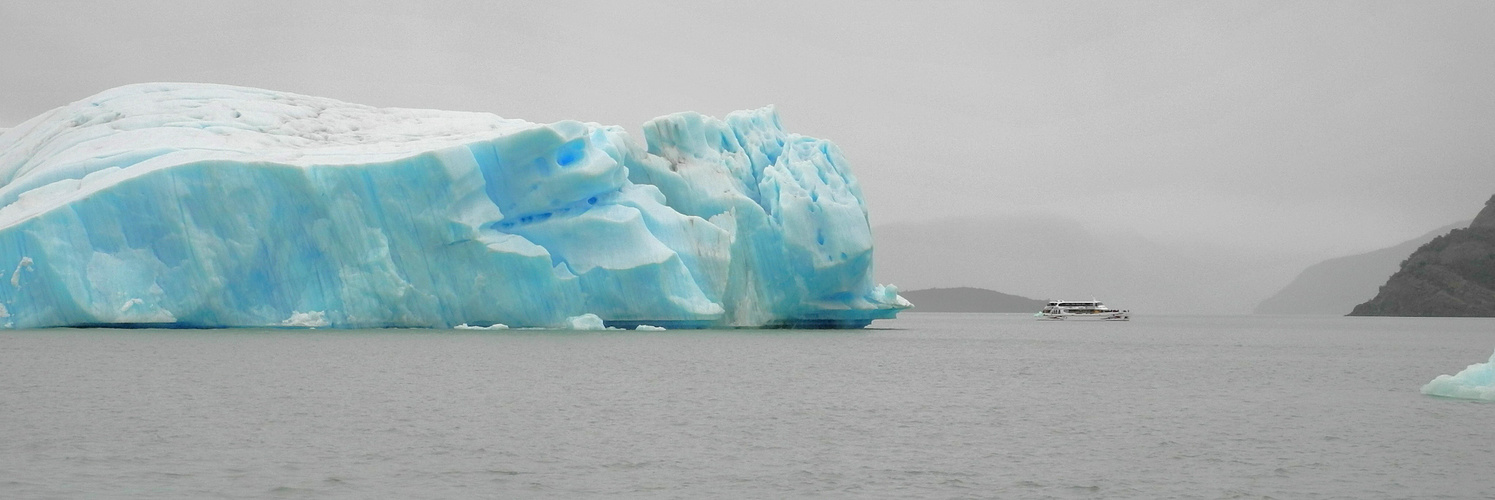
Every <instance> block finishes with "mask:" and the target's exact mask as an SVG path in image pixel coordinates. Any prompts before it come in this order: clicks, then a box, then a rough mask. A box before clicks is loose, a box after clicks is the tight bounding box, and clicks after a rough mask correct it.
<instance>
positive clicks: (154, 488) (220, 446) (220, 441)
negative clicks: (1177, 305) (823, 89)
mask: <svg viewBox="0 0 1495 500" xmlns="http://www.w3.org/2000/svg"><path fill="white" fill-rule="evenodd" d="M1492 350H1495V320H1490V319H1407V318H1340V317H1311V318H1295V317H1254V316H1241V317H1200V316H1171V317H1170V316H1147V315H1139V316H1137V317H1136V318H1135V319H1134V320H1133V321H1131V322H1127V323H1087V322H1038V321H1034V320H1033V319H1032V318H1031V317H1029V316H1027V315H998V314H940V313H905V314H904V315H903V317H902V318H901V319H897V320H891V321H878V322H877V323H875V324H874V325H873V328H869V329H866V330H849V331H847V330H843V331H783V330H781V331H753V330H740V331H684V330H681V331H665V332H632V331H628V332H616V331H614V332H553V331H551V332H541V331H509V332H473V331H421V330H354V331H335V330H334V331H328V330H315V331H291V330H217V331H211V330H210V331H201V330H199V331H171V330H49V331H20V332H15V331H7V332H3V333H0V498H20V499H27V498H142V499H147V498H149V499H156V498H532V497H558V498H574V497H590V496H603V495H607V496H624V497H650V498H713V497H750V498H782V497H803V496H824V497H832V498H835V497H858V498H877V497H884V498H910V497H922V498H967V497H970V498H985V497H998V498H1268V497H1270V498H1362V499H1363V498H1491V497H1495V481H1492V480H1491V475H1490V473H1491V471H1492V470H1495V451H1492V450H1495V404H1489V403H1480V402H1470V401H1460V400H1451V399H1441V398H1434V397H1428V396H1423V395H1422V394H1420V393H1418V389H1419V388H1420V387H1421V386H1422V385H1423V384H1424V383H1427V382H1428V381H1429V380H1431V379H1432V378H1433V377H1435V376H1437V375H1439V374H1444V373H1449V374H1452V373H1456V372H1458V371H1459V370H1462V369H1463V368H1464V367H1465V366H1467V365H1469V364H1472V363H1476V362H1483V361H1485V360H1486V359H1487V358H1489V356H1490V353H1491V351H1492Z"/></svg>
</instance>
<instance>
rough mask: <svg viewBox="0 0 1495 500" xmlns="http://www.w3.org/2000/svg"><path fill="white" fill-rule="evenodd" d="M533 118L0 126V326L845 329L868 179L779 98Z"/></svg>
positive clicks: (133, 115) (167, 112)
mask: <svg viewBox="0 0 1495 500" xmlns="http://www.w3.org/2000/svg"><path fill="white" fill-rule="evenodd" d="M644 135H645V139H646V143H647V147H645V146H640V145H639V144H638V143H637V142H635V141H633V140H631V139H630V138H629V136H628V134H627V133H626V132H625V131H624V130H623V129H622V128H619V127H612V126H602V125H598V124H595V123H581V122H575V121H562V122H557V123H552V124H548V125H543V124H535V123H529V122H525V121H521V120H511V119H504V118H500V117H498V116H494V115H491V114H485V113H464V112H451V111H435V110H415V109H394V108H373V107H368V106H362V105H357V104H350V103H345V102H340V101H336V100H332V99H326V98H319V97H310V96H304V95H296V94H290V93H284V92H274V91H268V90H260V89H251V88H243V87H231V86H222V85H205V84H163V83H153V84H138V85H129V86H125V87H119V88H115V89H111V90H108V91H105V92H103V93H100V94H98V95H95V96H92V97H89V98H87V99H84V100H82V101H78V102H75V103H73V104H71V105H68V106H64V107H61V108H58V109H55V110H52V111H50V112H48V113H46V114H43V115H41V116H38V117H36V118H33V119H31V120H29V121H27V122H25V123H23V124H21V125H19V126H17V127H15V128H13V129H11V130H9V131H6V132H4V134H3V135H0V266H4V268H5V269H6V270H10V269H11V266H12V265H13V266H14V270H13V271H11V273H10V276H9V284H8V285H0V303H3V309H0V323H3V324H4V325H5V326H6V327H10V328H38V327H51V326H139V325H149V326H169V327H241V326H277V325H291V326H296V325H300V326H329V327H336V328H368V327H433V328H446V327H453V326H456V325H460V324H468V325H487V324H498V323H501V324H505V325H510V326H516V327H523V326H537V327H554V326H560V325H565V324H566V321H567V318H571V317H576V316H579V315H584V314H595V315H597V316H598V317H600V318H602V319H603V320H604V321H605V322H607V323H608V325H609V326H620V327H628V326H636V325H639V324H649V325H655V326H667V327H784V326H788V327H800V326H803V327H860V326H865V325H866V324H868V323H869V322H870V321H871V320H873V319H879V318H891V317H893V315H894V314H896V313H897V311H899V310H901V309H903V308H906V307H908V305H909V304H908V302H907V301H905V300H903V299H902V298H901V297H899V296H898V294H897V289H896V288H894V287H892V286H882V285H878V284H876V283H875V282H874V281H873V277H872V236H871V230H870V228H869V226H868V222H867V209H866V205H865V204H864V202H863V200H862V193H861V189H860V187H859V186H858V184H857V181H856V178H855V177H853V176H852V174H851V171H850V169H849V166H848V165H847V161H846V159H845V158H844V157H843V156H842V153H841V151H840V150H839V149H838V148H837V147H836V146H835V145H834V144H831V143H830V142H829V141H825V140H820V139H815V138H811V137H804V136H801V135H797V134H792V133H788V132H786V131H785V130H784V128H783V126H782V125H781V124H780V123H779V117H778V115H777V114H776V112H775V111H774V110H773V108H764V109H759V110H753V111H739V112H735V113H732V114H729V115H727V117H726V120H718V119H715V118H711V117H706V116H702V115H700V114H697V113H678V114H674V115H669V116H664V117H660V118H656V119H654V120H652V121H650V122H648V123H646V124H645V125H644Z"/></svg>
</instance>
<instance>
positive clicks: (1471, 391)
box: [1422, 353, 1495, 401]
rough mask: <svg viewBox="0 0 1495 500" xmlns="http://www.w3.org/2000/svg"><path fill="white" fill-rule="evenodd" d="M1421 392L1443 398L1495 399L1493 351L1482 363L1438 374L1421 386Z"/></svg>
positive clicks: (1494, 361) (1494, 360) (1494, 357)
mask: <svg viewBox="0 0 1495 500" xmlns="http://www.w3.org/2000/svg"><path fill="white" fill-rule="evenodd" d="M1422 393H1423V394H1427V395H1429V396H1443V397H1445V398H1459V399H1479V400H1484V401H1495V353H1492V354H1490V360H1489V361H1487V362H1484V363H1475V364H1472V365H1469V367H1468V368H1465V369H1464V371H1461V372H1459V373H1458V374H1457V375H1439V376H1438V378H1435V379H1433V381H1432V382H1428V383H1427V385H1424V386H1422Z"/></svg>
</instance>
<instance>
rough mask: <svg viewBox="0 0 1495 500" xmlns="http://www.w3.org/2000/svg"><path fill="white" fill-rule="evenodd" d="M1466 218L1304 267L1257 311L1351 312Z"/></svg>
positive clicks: (1298, 312)
mask: <svg viewBox="0 0 1495 500" xmlns="http://www.w3.org/2000/svg"><path fill="white" fill-rule="evenodd" d="M1469 222H1470V221H1467V220H1466V221H1462V222H1457V223H1454V224H1449V225H1447V226H1444V227H1441V228H1438V229H1436V230H1433V231H1431V232H1428V233H1427V234H1424V235H1422V236H1419V237H1416V238H1413V239H1410V240H1407V241H1405V242H1403V243H1401V244H1398V245H1395V246H1391V247H1387V248H1382V249H1380V250H1375V251H1371V252H1365V253H1362V254H1356V255H1349V256H1345V257H1338V258H1334V259H1329V260H1326V261H1323V262H1320V263H1318V264H1314V265H1312V266H1309V267H1308V269H1304V270H1303V272H1302V273H1301V274H1299V275H1298V277H1297V278H1296V279H1294V280H1293V281H1292V282H1291V283H1288V285H1287V287H1286V288H1283V289H1282V291H1280V292H1277V293H1276V294H1275V295H1272V296H1271V297H1268V298H1267V299H1266V300H1263V301H1262V302H1261V304H1260V305H1257V306H1256V311H1255V312H1256V313H1257V314H1333V315H1344V314H1349V313H1350V311H1351V310H1352V309H1354V308H1355V306H1356V305H1357V304H1360V303H1361V302H1365V301H1367V300H1370V299H1371V298H1372V297H1375V296H1376V290H1377V289H1379V288H1380V287H1381V285H1382V284H1384V283H1386V279H1387V278H1389V277H1391V274H1392V273H1394V272H1396V270H1397V268H1398V267H1399V266H1400V265H1401V262H1402V261H1403V260H1406V259H1407V256H1409V255H1412V252H1413V251H1415V250H1417V248H1418V247H1420V246H1422V245H1424V244H1426V243H1427V242H1429V241H1432V240H1433V238H1436V237H1438V236H1442V235H1444V234H1447V233H1448V232H1449V231H1452V230H1454V229H1457V228H1462V227H1467V226H1469Z"/></svg>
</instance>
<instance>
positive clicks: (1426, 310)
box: [1350, 197, 1495, 317]
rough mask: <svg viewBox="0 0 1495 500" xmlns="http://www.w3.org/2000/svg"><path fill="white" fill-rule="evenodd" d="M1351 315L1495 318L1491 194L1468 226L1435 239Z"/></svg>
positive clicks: (1494, 236)
mask: <svg viewBox="0 0 1495 500" xmlns="http://www.w3.org/2000/svg"><path fill="white" fill-rule="evenodd" d="M1350 315H1351V316H1480V317H1495V197H1491V198H1490V201H1487V202H1485V208H1484V210H1481V211H1480V213H1479V215H1478V216H1475V218H1474V222H1473V223H1471V224H1469V228H1467V229H1455V230H1453V231H1452V232H1449V233H1448V234H1447V235H1444V236H1439V237H1437V238H1433V240H1432V241H1429V242H1428V243H1427V244H1425V245H1423V246H1422V247H1420V248H1418V249H1417V251H1416V252H1413V253H1412V256H1410V257H1407V260H1405V261H1403V262H1402V265H1401V269H1399V270H1398V271H1397V272H1396V274H1393V275H1391V278H1390V279H1388V280H1386V284H1385V285H1383V286H1381V289H1380V291H1379V292H1378V293H1376V296H1375V298H1372V299H1370V301H1368V302H1366V303H1364V304H1360V305H1358V306H1355V309H1354V310H1353V311H1350Z"/></svg>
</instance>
